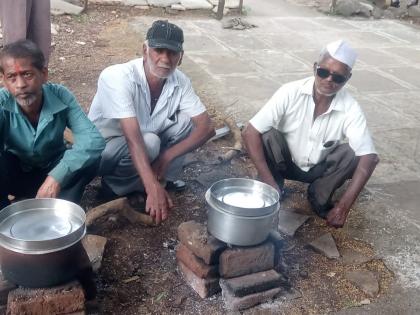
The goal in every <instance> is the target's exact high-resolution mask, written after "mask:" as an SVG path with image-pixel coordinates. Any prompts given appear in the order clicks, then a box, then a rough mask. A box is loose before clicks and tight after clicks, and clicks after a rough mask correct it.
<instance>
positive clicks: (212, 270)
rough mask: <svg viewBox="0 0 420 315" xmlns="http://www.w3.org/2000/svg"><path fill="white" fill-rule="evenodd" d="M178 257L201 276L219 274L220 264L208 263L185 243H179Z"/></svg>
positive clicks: (208, 276)
mask: <svg viewBox="0 0 420 315" xmlns="http://www.w3.org/2000/svg"><path fill="white" fill-rule="evenodd" d="M176 258H177V259H178V260H179V261H181V262H182V263H183V264H184V265H185V266H187V267H188V268H189V269H190V270H191V271H192V272H194V274H195V275H196V276H197V277H199V278H211V277H217V276H218V275H219V266H218V265H207V264H206V263H204V261H203V260H202V259H201V258H199V257H197V256H196V255H194V253H193V252H192V251H191V250H189V249H188V248H187V247H186V246H185V245H183V244H179V245H178V247H177V249H176Z"/></svg>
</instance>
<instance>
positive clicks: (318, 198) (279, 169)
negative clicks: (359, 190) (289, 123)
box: [262, 129, 359, 217]
mask: <svg viewBox="0 0 420 315" xmlns="http://www.w3.org/2000/svg"><path fill="white" fill-rule="evenodd" d="M262 139H263V145H264V154H265V157H266V160H267V164H268V167H269V168H270V170H271V173H272V174H273V177H274V178H275V180H276V181H277V182H278V183H279V185H280V186H282V185H283V180H284V179H291V180H296V181H300V182H304V183H309V184H310V185H309V186H308V199H309V202H310V203H311V205H312V208H313V209H314V210H315V212H317V214H318V215H320V216H321V217H326V215H327V214H328V211H329V210H330V209H331V208H332V204H331V198H332V196H333V194H334V192H335V190H336V189H337V188H339V187H340V186H341V185H343V184H344V182H345V181H346V180H347V179H351V178H352V176H353V173H354V171H355V169H356V167H357V163H358V162H359V158H358V157H356V155H355V153H354V151H353V150H352V149H351V148H350V146H349V145H348V144H341V145H338V146H337V148H335V149H334V150H333V151H332V152H331V153H330V154H328V155H327V156H326V158H325V160H324V161H322V162H321V163H319V164H317V165H315V166H313V167H312V168H311V169H310V170H309V171H307V172H305V171H302V170H301V169H300V168H299V167H298V166H297V165H296V164H294V163H293V161H292V157H291V155H290V151H289V148H288V146H287V143H286V140H285V139H284V137H283V135H282V134H281V133H280V132H279V131H278V130H276V129H271V130H270V131H268V132H266V133H265V134H263V136H262Z"/></svg>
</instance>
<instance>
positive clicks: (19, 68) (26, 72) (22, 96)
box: [0, 56, 48, 107]
mask: <svg viewBox="0 0 420 315" xmlns="http://www.w3.org/2000/svg"><path fill="white" fill-rule="evenodd" d="M0 62H1V65H2V67H3V70H4V72H3V73H2V77H3V84H4V86H5V87H6V89H7V90H8V91H9V92H10V93H11V94H12V95H13V96H14V97H15V98H16V102H17V103H18V104H19V105H20V106H22V107H30V106H32V105H33V104H35V103H37V102H40V101H41V99H42V84H44V83H45V82H46V81H47V78H48V71H47V69H46V68H45V69H43V70H39V69H37V68H35V67H34V66H33V65H32V61H31V60H30V59H29V58H17V59H15V58H13V57H8V56H5V57H4V58H2V60H0Z"/></svg>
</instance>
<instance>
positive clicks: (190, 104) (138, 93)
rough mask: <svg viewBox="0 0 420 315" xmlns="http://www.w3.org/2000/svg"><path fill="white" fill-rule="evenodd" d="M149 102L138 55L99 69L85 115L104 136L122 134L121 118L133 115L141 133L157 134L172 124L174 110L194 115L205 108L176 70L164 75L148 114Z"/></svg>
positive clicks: (180, 73)
mask: <svg viewBox="0 0 420 315" xmlns="http://www.w3.org/2000/svg"><path fill="white" fill-rule="evenodd" d="M150 103H151V102H150V90H149V85H148V83H147V79H146V75H145V73H144V67H143V58H138V59H134V60H131V61H129V62H127V63H124V64H117V65H112V66H110V67H108V68H106V69H105V70H103V71H102V73H101V74H100V76H99V80H98V90H97V92H96V95H95V97H94V98H93V101H92V105H91V107H90V111H89V114H88V117H89V118H90V120H92V121H93V122H94V124H95V125H96V126H97V127H98V129H99V131H100V132H101V134H102V136H103V137H104V138H106V139H107V138H110V137H117V136H122V135H123V132H122V130H121V127H120V123H119V119H122V118H129V117H137V120H138V122H139V125H140V128H141V131H142V132H143V133H146V132H153V133H155V134H159V133H160V132H162V131H164V130H165V129H167V128H168V127H170V126H172V125H174V124H175V123H176V116H177V113H178V112H182V113H184V114H186V115H188V116H190V117H194V116H197V115H199V114H201V113H203V112H205V111H206V108H205V107H204V105H203V104H202V103H201V101H200V99H199V97H198V96H197V95H196V94H195V92H194V90H193V88H192V86H191V82H190V80H189V79H188V78H187V77H186V76H185V74H183V73H182V72H181V71H179V70H178V69H176V70H175V71H174V73H172V74H171V75H170V76H169V77H168V78H167V80H166V82H165V85H164V87H163V90H162V93H161V95H160V97H159V100H158V102H157V104H156V106H155V109H154V110H153V113H152V114H150V111H151V104H150Z"/></svg>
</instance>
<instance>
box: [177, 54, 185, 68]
mask: <svg viewBox="0 0 420 315" xmlns="http://www.w3.org/2000/svg"><path fill="white" fill-rule="evenodd" d="M182 57H184V51H181V58H179V61H178V66H180V65H181V64H182Z"/></svg>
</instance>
